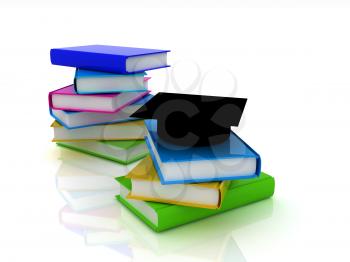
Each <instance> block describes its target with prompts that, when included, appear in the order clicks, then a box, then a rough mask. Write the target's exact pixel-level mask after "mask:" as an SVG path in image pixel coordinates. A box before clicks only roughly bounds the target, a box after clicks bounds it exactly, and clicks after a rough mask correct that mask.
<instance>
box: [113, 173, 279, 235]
mask: <svg viewBox="0 0 350 262" xmlns="http://www.w3.org/2000/svg"><path fill="white" fill-rule="evenodd" d="M117 181H118V182H119V183H120V185H121V193H120V195H118V196H116V198H117V200H118V201H119V202H120V203H122V204H123V205H124V206H126V207H127V208H128V209H129V210H130V211H131V212H133V213H134V214H135V215H136V216H138V217H139V218H140V219H141V220H142V221H143V222H144V223H145V224H147V225H148V226H149V227H150V228H152V229H153V230H154V231H156V232H161V231H164V230H167V229H171V228H174V227H177V226H180V225H183V224H186V223H190V222H193V221H196V220H199V219H202V218H205V217H209V216H212V215H215V214H219V213H222V212H225V211H227V210H231V209H233V208H238V207H241V206H244V205H247V204H251V203H254V202H257V201H260V200H263V199H266V198H269V197H271V196H272V195H273V193H274V189H275V180H274V178H273V177H272V176H270V175H268V174H265V173H261V175H260V176H259V177H257V178H253V179H243V180H235V181H232V182H231V185H230V187H229V189H228V191H227V193H226V197H225V199H224V201H223V203H222V206H221V208H219V209H205V208H196V207H186V206H178V205H172V204H164V203H157V202H146V201H141V200H132V199H127V198H126V195H127V194H128V193H129V191H130V189H131V182H130V180H129V179H127V178H125V177H119V178H117Z"/></svg>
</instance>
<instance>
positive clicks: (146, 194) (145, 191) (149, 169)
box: [126, 156, 231, 209]
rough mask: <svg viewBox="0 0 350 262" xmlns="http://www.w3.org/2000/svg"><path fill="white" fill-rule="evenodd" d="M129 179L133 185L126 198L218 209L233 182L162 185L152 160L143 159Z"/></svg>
mask: <svg viewBox="0 0 350 262" xmlns="http://www.w3.org/2000/svg"><path fill="white" fill-rule="evenodd" d="M126 178H129V179H130V181H131V190H130V193H129V194H128V195H127V198H130V199H137V200H145V201H154V202H161V203H169V204H176V205H182V206H191V207H201V208H209V209H217V208H220V207H221V203H222V201H223V198H224V195H225V193H226V191H227V188H228V187H229V185H230V183H231V181H221V182H210V183H193V184H171V185H162V184H161V183H160V180H159V178H158V174H157V172H156V170H155V168H154V166H153V162H152V159H151V157H150V156H147V157H146V158H144V159H143V160H142V161H141V162H140V163H139V164H138V165H137V166H136V167H135V168H134V169H132V170H131V171H130V173H128V175H127V176H126Z"/></svg>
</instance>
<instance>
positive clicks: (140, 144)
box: [57, 140, 149, 165]
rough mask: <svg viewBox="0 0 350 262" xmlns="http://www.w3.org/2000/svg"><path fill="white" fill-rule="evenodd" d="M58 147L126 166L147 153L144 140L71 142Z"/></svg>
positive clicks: (61, 143) (58, 143)
mask: <svg viewBox="0 0 350 262" xmlns="http://www.w3.org/2000/svg"><path fill="white" fill-rule="evenodd" d="M57 145H58V146H62V147H66V148H69V149H73V150H76V151H79V152H82V153H86V154H90V155H94V156H97V157H101V158H104V159H108V160H112V161H115V162H118V163H120V164H123V165H128V164H130V163H133V162H135V161H137V160H140V159H141V158H143V157H145V156H146V155H147V154H148V153H149V152H148V149H147V146H146V143H145V141H144V140H123V141H122V140H120V141H117V140H115V141H114V140H113V141H78V142H76V141H71V142H57Z"/></svg>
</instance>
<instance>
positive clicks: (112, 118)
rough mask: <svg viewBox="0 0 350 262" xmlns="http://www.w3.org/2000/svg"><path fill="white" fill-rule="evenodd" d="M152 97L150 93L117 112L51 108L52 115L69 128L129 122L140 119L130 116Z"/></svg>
mask: <svg viewBox="0 0 350 262" xmlns="http://www.w3.org/2000/svg"><path fill="white" fill-rule="evenodd" d="M152 97H153V95H151V94H149V95H147V96H145V97H143V98H141V99H140V100H138V101H136V102H135V103H133V104H131V105H128V106H127V107H125V108H123V109H122V110H121V111H118V112H116V113H99V112H82V111H67V110H58V109H52V108H50V115H51V116H52V117H53V118H54V119H55V120H56V121H57V122H58V123H60V124H61V125H62V126H64V127H65V128H67V129H75V128H82V127H88V126H94V125H107V124H114V123H122V122H129V121H134V120H139V118H136V117H130V115H131V114H132V113H134V112H135V111H136V110H137V109H139V108H140V107H141V106H142V105H143V104H145V103H146V102H147V101H149V100H150V99H151V98H152Z"/></svg>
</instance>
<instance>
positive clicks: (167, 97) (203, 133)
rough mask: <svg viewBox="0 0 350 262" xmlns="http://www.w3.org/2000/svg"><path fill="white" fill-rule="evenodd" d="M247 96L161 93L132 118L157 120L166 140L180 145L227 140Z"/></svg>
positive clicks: (161, 133) (159, 133)
mask: <svg viewBox="0 0 350 262" xmlns="http://www.w3.org/2000/svg"><path fill="white" fill-rule="evenodd" d="M246 102H247V99H246V98H235V97H216V96H201V95H187V94H176V93H162V92H161V93H158V94H157V95H155V96H154V97H153V98H152V99H151V100H149V101H148V102H147V103H146V104H144V105H143V106H142V107H141V108H140V109H139V110H137V111H136V112H135V113H133V114H132V115H131V116H132V117H137V118H142V119H157V133H158V136H159V138H161V139H162V140H164V141H166V142H169V143H172V144H175V145H179V146H209V145H213V144H218V143H222V142H224V141H225V140H226V139H228V138H229V136H230V130H231V128H230V127H231V126H238V124H239V121H240V119H241V116H242V113H243V110H244V107H245V104H246Z"/></svg>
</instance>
